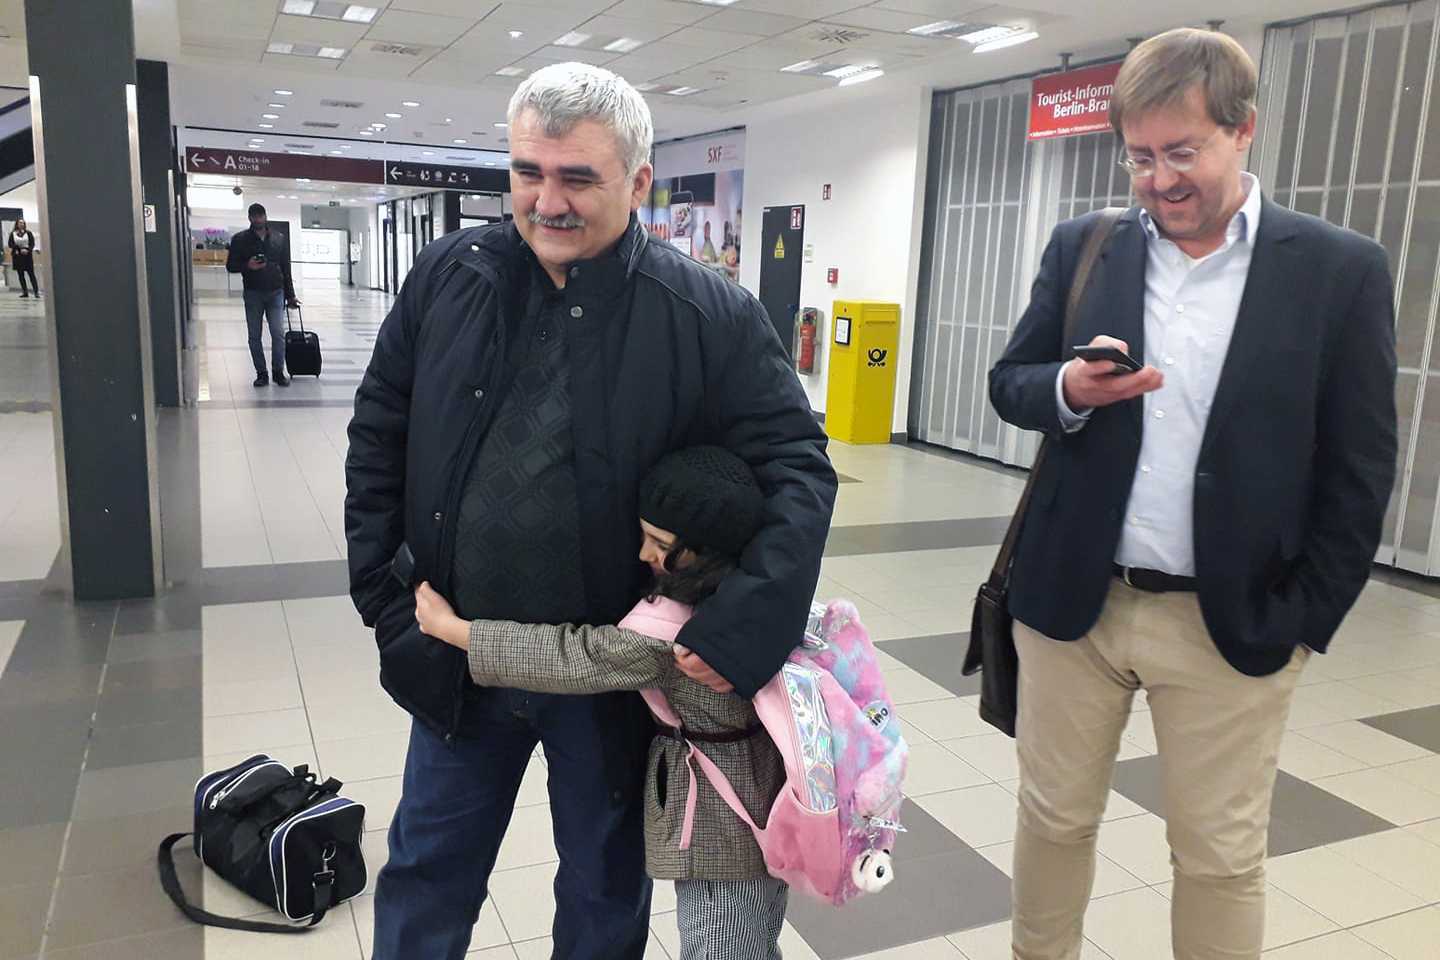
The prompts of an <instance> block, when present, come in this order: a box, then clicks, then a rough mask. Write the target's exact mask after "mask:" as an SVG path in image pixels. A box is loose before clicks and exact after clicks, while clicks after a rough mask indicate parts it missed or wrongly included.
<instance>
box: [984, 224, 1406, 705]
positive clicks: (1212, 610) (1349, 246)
mask: <svg viewBox="0 0 1440 960" xmlns="http://www.w3.org/2000/svg"><path fill="white" fill-rule="evenodd" d="M1094 218H1095V215H1094V214H1090V215H1087V216H1085V217H1080V218H1078V219H1075V220H1071V221H1068V222H1066V223H1062V224H1060V225H1059V226H1058V227H1056V228H1055V232H1054V234H1053V235H1052V236H1051V239H1050V243H1049V245H1048V246H1047V247H1046V249H1045V253H1044V255H1043V257H1042V259H1041V263H1040V274H1039V276H1038V277H1037V278H1036V280H1035V284H1034V287H1033V288H1032V290H1031V299H1030V305H1029V306H1028V307H1027V308H1026V310H1025V313H1024V315H1023V316H1022V317H1021V318H1020V322H1019V323H1018V324H1017V325H1016V328H1015V333H1014V336H1013V337H1012V338H1011V341H1010V344H1009V346H1008V347H1007V348H1006V350H1005V353H1004V355H1003V356H1002V357H1001V358H1000V361H999V362H998V363H997V364H996V365H995V368H994V369H993V370H992V371H991V372H990V399H991V402H993V403H994V405H995V409H996V410H997V411H999V413H1000V416H1001V417H1003V418H1004V419H1005V420H1006V421H1008V422H1010V423H1013V424H1015V425H1016V426H1019V427H1024V428H1026V429H1030V430H1042V431H1045V432H1047V433H1048V434H1050V435H1051V436H1052V438H1056V439H1058V443H1053V444H1052V447H1051V452H1050V453H1049V454H1047V456H1046V460H1045V462H1044V464H1043V465H1042V467H1041V470H1040V474H1039V475H1038V476H1037V477H1036V479H1035V492H1034V497H1033V500H1032V503H1031V509H1030V513H1029V515H1028V516H1027V517H1026V521H1025V526H1024V530H1023V533H1022V535H1021V538H1020V542H1019V545H1018V547H1017V549H1016V554H1015V561H1014V568H1013V572H1012V576H1011V587H1010V612H1011V614H1012V615H1014V617H1015V618H1016V619H1018V620H1020V621H1021V622H1023V623H1025V624H1026V625H1027V626H1030V627H1032V628H1033V629H1035V630H1037V631H1039V632H1040V633H1042V634H1045V635H1046V636H1049V637H1053V638H1055V639H1057V640H1075V639H1078V638H1080V637H1082V636H1084V635H1085V634H1086V633H1087V632H1089V630H1090V629H1091V627H1093V626H1094V625H1095V622H1096V621H1097V620H1098V619H1099V617H1100V611H1101V609H1102V607H1103V606H1104V604H1105V597H1106V593H1107V592H1108V590H1109V588H1110V581H1111V577H1112V572H1111V570H1112V568H1111V565H1112V563H1113V561H1114V558H1115V552H1116V549H1117V548H1118V546H1119V542H1120V533H1121V525H1122V523H1123V518H1124V516H1125V506H1126V502H1127V501H1128V500H1129V497H1130V487H1131V484H1132V483H1133V481H1134V477H1135V467H1136V463H1137V461H1138V459H1139V455H1140V434H1141V430H1142V428H1143V413H1144V404H1143V401H1142V399H1139V398H1137V399H1134V400H1130V401H1127V402H1125V403H1120V404H1116V405H1114V406H1110V407H1105V408H1102V409H1099V410H1096V411H1095V412H1094V414H1093V415H1092V416H1091V418H1090V421H1089V423H1087V424H1086V426H1085V427H1084V428H1083V429H1081V430H1080V431H1078V432H1076V433H1070V434H1067V433H1064V432H1063V431H1062V430H1061V427H1060V420H1059V412H1058V410H1057V407H1056V401H1055V378H1056V376H1057V374H1058V372H1059V369H1060V365H1061V363H1062V362H1063V360H1064V358H1066V357H1068V355H1069V354H1068V348H1067V349H1063V350H1062V343H1061V339H1062V336H1061V326H1062V323H1063V318H1064V311H1065V298H1066V293H1067V291H1068V289H1069V286H1070V279H1071V277H1072V275H1073V274H1074V271H1075V265H1076V260H1077V259H1078V257H1079V253H1080V248H1081V245H1082V244H1083V242H1084V237H1085V234H1086V232H1087V230H1088V228H1089V226H1090V224H1091V223H1093V222H1094ZM1146 261H1147V252H1146V235H1145V229H1144V227H1143V226H1142V225H1141V223H1140V219H1139V208H1133V209H1131V210H1129V211H1127V212H1126V213H1125V215H1124V216H1123V217H1122V218H1121V219H1120V221H1119V222H1118V223H1117V224H1116V227H1115V231H1114V234H1113V235H1112V236H1111V237H1110V239H1109V240H1108V241H1107V243H1106V247H1105V249H1104V251H1103V252H1102V254H1101V259H1100V261H1099V262H1098V263H1097V264H1096V267H1095V272H1094V274H1093V275H1092V277H1091V281H1090V283H1091V287H1090V289H1089V290H1088V291H1087V293H1086V296H1085V300H1084V303H1083V304H1082V306H1081V308H1080V311H1079V314H1078V317H1077V328H1076V333H1075V336H1074V337H1073V342H1074V343H1089V342H1090V341H1091V339H1093V338H1094V337H1095V336H1097V335H1099V334H1108V335H1110V336H1114V337H1119V338H1120V339H1122V340H1124V341H1126V342H1127V343H1128V344H1129V345H1130V352H1131V354H1132V355H1133V356H1136V357H1141V356H1144V349H1145V344H1144V340H1145V316H1144V309H1145V268H1146ZM1394 319H1395V318H1394V304H1393V293H1392V284H1391V279H1390V269H1389V265H1388V263H1387V260H1386V257H1385V251H1384V249H1383V248H1382V247H1380V245H1379V244H1376V243H1374V242H1373V241H1371V240H1370V239H1368V238H1366V237H1362V236H1360V235H1359V234H1357V233H1353V232H1351V231H1348V230H1342V229H1340V228H1339V227H1336V226H1333V225H1332V224H1329V223H1327V222H1325V221H1323V220H1320V219H1318V218H1315V217H1310V216H1306V215H1303V214H1298V213H1295V212H1294V211H1291V210H1287V209H1285V208H1284V207H1280V206H1277V205H1276V204H1274V203H1272V202H1270V201H1269V200H1268V199H1267V200H1265V201H1264V206H1263V208H1262V211H1261V214H1260V227H1259V230H1258V232H1257V235H1256V237H1255V250H1254V255H1253V257H1252V259H1251V263H1250V274H1249V276H1248V278H1247V280H1246V284H1245V292H1244V295H1243V297H1242V300H1241V303H1240V312H1239V315H1238V317H1237V318H1236V322H1235V332H1234V337H1233V339H1232V341H1231V343H1230V348H1229V352H1228V353H1227V354H1226V357H1225V364H1224V367H1223V370H1222V372H1221V375H1220V381H1219V386H1218V387H1217V389H1216V393H1215V399H1214V403H1213V405H1212V407H1211V411H1210V419H1209V421H1208V423H1207V425H1206V429H1205V435H1204V439H1203V441H1202V443H1201V448H1200V456H1199V459H1198V461H1197V464H1196V468H1195V504H1194V519H1193V522H1194V532H1195V568H1196V576H1197V579H1198V580H1199V595H1200V606H1201V609H1202V610H1203V612H1204V616H1205V624H1206V626H1207V627H1208V629H1209V631H1210V635H1211V637H1212V638H1213V639H1214V641H1215V646H1216V647H1217V648H1218V649H1219V651H1220V653H1221V654H1222V655H1223V656H1224V657H1225V659H1226V660H1227V661H1229V662H1230V664H1231V665H1233V666H1234V667H1235V668H1236V669H1237V670H1239V671H1241V672H1242V673H1245V674H1249V675H1251V676H1263V675H1266V674H1270V673H1274V672H1275V671H1277V670H1279V669H1281V668H1282V667H1284V666H1285V664H1286V663H1288V662H1289V660H1290V657H1291V655H1292V652H1293V651H1294V648H1295V647H1296V646H1297V645H1298V644H1302V643H1303V644H1305V645H1306V646H1309V647H1310V648H1312V649H1314V650H1317V651H1320V652H1322V653H1323V652H1324V651H1325V649H1326V647H1327V646H1328V645H1329V642H1330V638H1331V637H1332V636H1333V635H1334V633H1335V630H1336V629H1337V628H1338V627H1339V626H1340V621H1341V620H1342V619H1344V617H1345V614H1346V613H1347V612H1348V611H1349V609H1350V607H1351V605H1352V604H1353V603H1354V602H1355V598H1356V597H1357V596H1359V593H1360V590H1361V588H1362V587H1363V586H1364V585H1365V581H1366V579H1367V577H1368V576H1369V572H1370V566H1371V564H1372V562H1373V561H1374V558H1375V551H1376V548H1377V547H1378V545H1379V542H1380V532H1381V526H1382V524H1383V522H1384V517H1385V508H1386V504H1387V503H1388V502H1389V498H1390V491H1391V488H1392V486H1393V485H1394V481H1395V470H1396V423H1395V323H1394ZM1067 347H1068V345H1067Z"/></svg>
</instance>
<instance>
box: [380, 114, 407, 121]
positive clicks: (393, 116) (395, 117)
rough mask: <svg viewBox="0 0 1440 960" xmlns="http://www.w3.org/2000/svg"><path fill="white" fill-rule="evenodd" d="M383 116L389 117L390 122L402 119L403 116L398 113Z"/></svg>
mask: <svg viewBox="0 0 1440 960" xmlns="http://www.w3.org/2000/svg"><path fill="white" fill-rule="evenodd" d="M385 116H387V117H389V118H390V119H391V120H400V119H402V118H403V116H404V115H403V114H399V113H387V114H385Z"/></svg>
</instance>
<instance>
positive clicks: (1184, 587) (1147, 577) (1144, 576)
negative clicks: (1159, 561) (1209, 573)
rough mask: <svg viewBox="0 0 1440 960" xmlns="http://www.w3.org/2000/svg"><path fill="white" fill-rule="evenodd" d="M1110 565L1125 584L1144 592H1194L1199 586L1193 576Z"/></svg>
mask: <svg viewBox="0 0 1440 960" xmlns="http://www.w3.org/2000/svg"><path fill="white" fill-rule="evenodd" d="M1112 566H1113V568H1114V570H1115V576H1116V577H1118V578H1120V579H1121V580H1124V581H1125V585H1126V586H1129V587H1134V588H1135V589H1136V590H1144V591H1145V592H1146V593H1194V592H1195V591H1196V590H1197V589H1198V586H1199V584H1198V581H1196V579H1195V578H1194V577H1177V576H1175V575H1174V574H1173V573H1161V572H1160V571H1159V570H1146V569H1144V568H1142V567H1122V566H1120V564H1118V563H1117V564H1113V565H1112Z"/></svg>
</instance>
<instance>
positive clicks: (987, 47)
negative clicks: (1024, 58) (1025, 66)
mask: <svg viewBox="0 0 1440 960" xmlns="http://www.w3.org/2000/svg"><path fill="white" fill-rule="evenodd" d="M1039 37H1040V34H1038V33H1036V32H1035V31H1034V30H1027V31H1025V32H1023V33H1017V34H1014V35H1013V36H1009V37H1001V38H1000V39H999V40H990V41H988V42H986V43H978V44H976V45H975V53H989V52H990V51H991V50H1004V49H1005V48H1006V47H1018V46H1019V45H1020V44H1022V43H1029V42H1030V41H1031V40H1037V39H1039Z"/></svg>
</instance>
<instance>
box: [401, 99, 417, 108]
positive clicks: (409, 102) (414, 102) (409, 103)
mask: <svg viewBox="0 0 1440 960" xmlns="http://www.w3.org/2000/svg"><path fill="white" fill-rule="evenodd" d="M400 106H402V107H418V106H420V101H419V100H401V101H400Z"/></svg>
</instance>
